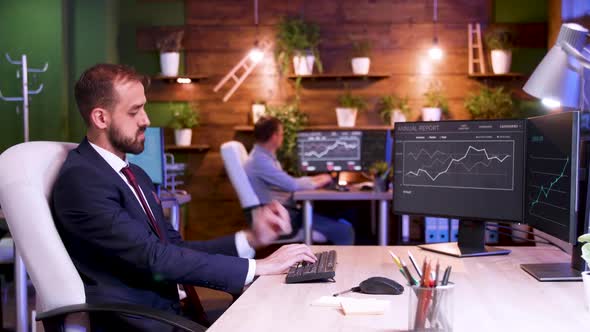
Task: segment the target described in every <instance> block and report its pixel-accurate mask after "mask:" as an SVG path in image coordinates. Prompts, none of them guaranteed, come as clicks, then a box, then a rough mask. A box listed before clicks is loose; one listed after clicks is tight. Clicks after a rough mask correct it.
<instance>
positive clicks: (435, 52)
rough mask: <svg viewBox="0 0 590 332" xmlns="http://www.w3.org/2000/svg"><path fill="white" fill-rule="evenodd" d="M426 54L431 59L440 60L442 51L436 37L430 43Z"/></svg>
mask: <svg viewBox="0 0 590 332" xmlns="http://www.w3.org/2000/svg"><path fill="white" fill-rule="evenodd" d="M428 56H429V57H430V58H431V59H432V60H440V59H442V57H443V51H442V49H441V48H440V47H439V46H438V41H437V40H436V39H435V40H434V43H433V44H432V47H431V48H430V49H429V50H428Z"/></svg>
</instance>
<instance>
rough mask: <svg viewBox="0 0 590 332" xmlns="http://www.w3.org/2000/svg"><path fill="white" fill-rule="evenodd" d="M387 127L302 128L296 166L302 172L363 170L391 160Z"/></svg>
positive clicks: (389, 133)
mask: <svg viewBox="0 0 590 332" xmlns="http://www.w3.org/2000/svg"><path fill="white" fill-rule="evenodd" d="M391 154H392V144H391V131H390V130H305V131H300V132H298V133H297V155H298V159H299V160H298V161H299V169H300V170H301V171H302V172H304V173H315V172H344V171H347V172H361V171H367V170H368V169H369V167H370V166H371V165H372V164H373V163H374V162H375V161H386V162H388V163H390V162H391Z"/></svg>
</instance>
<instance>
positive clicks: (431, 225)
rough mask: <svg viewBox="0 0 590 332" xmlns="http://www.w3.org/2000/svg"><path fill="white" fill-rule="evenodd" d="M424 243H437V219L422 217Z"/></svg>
mask: <svg viewBox="0 0 590 332" xmlns="http://www.w3.org/2000/svg"><path fill="white" fill-rule="evenodd" d="M424 242H425V243H436V242H438V218H436V217H424Z"/></svg>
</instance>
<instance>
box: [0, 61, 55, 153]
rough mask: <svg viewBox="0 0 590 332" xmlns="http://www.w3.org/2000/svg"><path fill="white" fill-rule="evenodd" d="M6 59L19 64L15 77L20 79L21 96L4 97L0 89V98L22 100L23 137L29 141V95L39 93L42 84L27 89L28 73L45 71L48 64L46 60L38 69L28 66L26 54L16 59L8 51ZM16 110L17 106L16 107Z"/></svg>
mask: <svg viewBox="0 0 590 332" xmlns="http://www.w3.org/2000/svg"><path fill="white" fill-rule="evenodd" d="M6 59H7V60H8V62H10V63H11V64H13V65H17V66H21V69H20V70H18V71H17V72H16V77H17V78H19V76H20V78H21V79H22V90H23V92H22V96H21V97H5V96H3V95H2V91H0V99H2V100H4V101H16V102H20V101H22V102H23V134H24V138H25V142H28V141H29V96H31V95H36V94H39V93H40V92H41V91H43V84H40V85H39V87H38V88H37V89H36V90H30V91H29V73H43V72H46V71H47V67H48V66H49V65H48V64H47V62H46V63H45V66H43V68H40V69H36V68H28V66H27V55H26V54H23V55H21V60H20V61H16V60H12V59H11V58H10V56H9V55H8V53H6ZM17 112H18V108H17Z"/></svg>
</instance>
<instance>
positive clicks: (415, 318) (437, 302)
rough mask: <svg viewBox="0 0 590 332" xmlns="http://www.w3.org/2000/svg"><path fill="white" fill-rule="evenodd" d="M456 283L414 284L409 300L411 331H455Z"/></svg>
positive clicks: (409, 326) (409, 328)
mask: <svg viewBox="0 0 590 332" xmlns="http://www.w3.org/2000/svg"><path fill="white" fill-rule="evenodd" d="M454 289H455V284H453V283H448V284H447V285H446V286H438V287H434V288H433V287H420V286H412V292H409V293H410V295H409V296H410V301H409V310H408V312H409V315H408V330H409V331H428V332H434V331H437V332H438V331H440V332H442V331H445V332H450V331H453V314H454V302H455V300H454Z"/></svg>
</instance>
